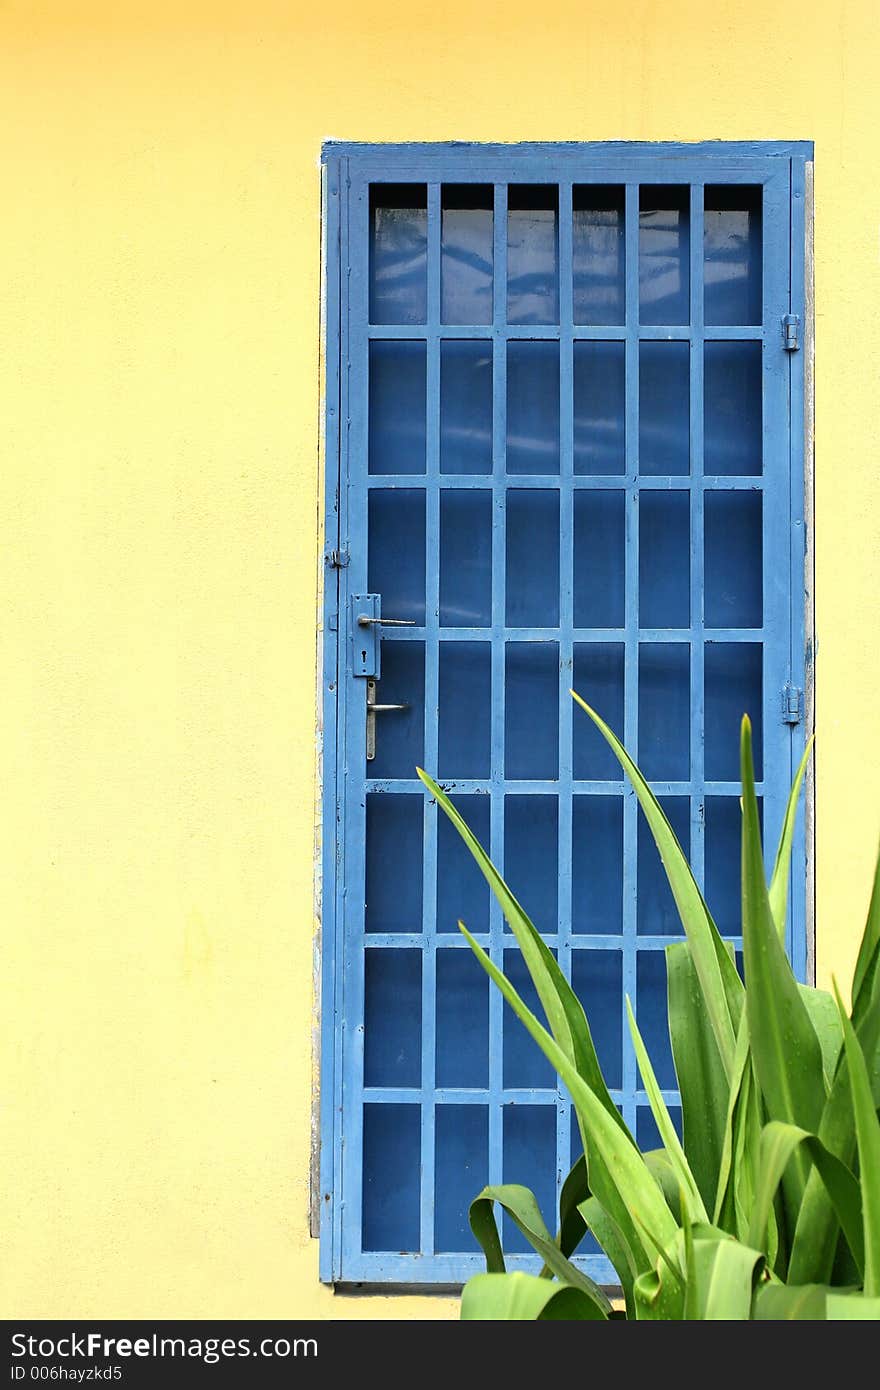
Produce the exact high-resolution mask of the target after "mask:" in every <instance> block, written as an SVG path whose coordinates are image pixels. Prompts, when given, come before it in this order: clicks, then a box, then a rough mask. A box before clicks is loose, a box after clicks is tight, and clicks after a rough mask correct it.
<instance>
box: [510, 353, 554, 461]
mask: <svg viewBox="0 0 880 1390" xmlns="http://www.w3.org/2000/svg"><path fill="white" fill-rule="evenodd" d="M507 471H508V473H558V472H559V344H558V343H556V342H546V343H539V342H511V343H508V345H507Z"/></svg>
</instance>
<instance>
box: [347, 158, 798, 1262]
mask: <svg viewBox="0 0 880 1390" xmlns="http://www.w3.org/2000/svg"><path fill="white" fill-rule="evenodd" d="M808 155H809V151H808V149H807V148H806V147H804V146H795V147H792V146H783V145H775V144H774V145H755V146H748V147H746V146H739V145H737V146H725V145H712V146H679V147H676V146H601V145H600V146H589V145H586V146H577V145H564V146H558V147H553V146H528V145H526V146H519V147H517V146H513V147H500V146H498V147H495V146H485V147H481V146H472V147H464V146H460V145H459V146H456V145H451V146H413V147H402V146H391V147H386V146H383V147H376V146H372V147H371V146H331V147H329V148H328V150H327V151H326V156H325V165H326V179H325V190H326V228H327V301H326V307H327V360H328V372H327V380H328V393H327V397H328V404H327V420H326V423H327V473H328V510H327V535H328V551H327V582H326V614H325V617H326V621H325V664H324V688H325V702H326V703H325V745H324V749H325V815H324V838H325V874H324V908H323V955H322V962H323V1022H322V1097H321V1105H322V1127H323V1129H322V1163H321V1189H320V1200H321V1208H322V1214H323V1228H322V1231H323V1240H322V1276H323V1277H324V1278H325V1279H332V1280H335V1281H338V1282H344V1283H347V1282H366V1283H381V1282H393V1283H395V1284H432V1283H433V1284H450V1283H458V1282H460V1281H462V1280H463V1279H465V1278H466V1277H468V1275H469V1274H471V1273H473V1272H475V1271H476V1270H478V1269H479V1268H481V1266H482V1261H481V1257H480V1256H479V1253H478V1251H477V1249H476V1247H475V1244H474V1242H473V1239H472V1237H471V1235H470V1232H469V1230H468V1224H467V1206H468V1202H469V1200H470V1198H471V1197H472V1196H473V1195H474V1194H475V1193H476V1192H477V1191H478V1190H479V1189H480V1187H482V1186H483V1185H484V1184H485V1183H486V1182H501V1181H519V1182H524V1183H526V1184H528V1185H529V1186H531V1187H533V1188H534V1190H535V1192H536V1194H537V1196H538V1198H539V1201H540V1203H541V1206H542V1210H543V1212H544V1216H545V1220H546V1221H547V1224H548V1226H550V1227H551V1228H552V1227H553V1226H554V1224H555V1214H554V1209H555V1206H556V1202H557V1198H558V1192H559V1188H560V1186H561V1183H562V1181H563V1180H564V1177H565V1175H566V1173H567V1172H568V1169H569V1167H570V1165H571V1162H572V1161H573V1159H574V1158H575V1157H576V1156H577V1153H576V1143H577V1138H576V1127H575V1126H574V1125H573V1124H572V1122H571V1113H570V1107H569V1103H568V1099H567V1096H566V1095H565V1093H564V1092H563V1091H561V1090H560V1089H558V1088H557V1084H556V1079H555V1077H554V1075H553V1074H552V1072H551V1071H550V1069H549V1067H548V1066H547V1065H546V1063H545V1062H544V1060H543V1058H542V1057H541V1056H540V1055H539V1053H538V1051H537V1049H536V1048H535V1047H534V1046H533V1045H532V1043H531V1042H530V1040H529V1039H528V1038H527V1036H526V1034H525V1032H524V1030H523V1029H522V1027H521V1025H520V1024H519V1023H518V1022H517V1020H516V1019H515V1018H514V1017H513V1015H512V1014H511V1013H510V1012H509V1011H506V1010H505V1009H503V1008H502V1000H501V998H500V995H499V994H498V993H497V991H492V992H490V990H489V988H488V982H487V979H486V977H485V975H484V974H483V972H482V971H481V969H480V968H479V966H478V965H477V963H476V962H475V961H474V960H473V958H472V956H471V953H470V951H469V949H468V947H467V945H466V943H464V941H463V939H462V938H461V937H460V935H459V933H458V931H457V926H456V924H457V920H458V918H459V917H461V918H463V919H464V921H465V922H466V923H467V925H468V926H469V928H470V929H471V931H472V932H474V933H475V935H476V936H477V938H478V939H479V940H480V941H481V942H482V943H483V944H484V945H485V946H486V948H487V949H488V950H489V951H490V952H491V955H492V957H493V958H494V959H495V960H496V961H497V962H498V963H499V964H502V965H503V966H504V968H505V970H506V971H507V972H508V973H509V974H510V976H511V978H512V979H513V980H514V982H515V983H516V984H517V986H518V987H519V988H520V989H521V991H522V992H523V993H524V995H525V997H526V999H530V998H532V992H531V990H530V987H529V985H528V984H527V982H526V979H525V975H524V971H523V969H522V967H521V965H520V961H519V958H518V953H517V951H516V950H515V949H512V937H511V936H510V935H509V933H507V932H506V929H505V927H504V923H503V920H502V918H501V916H500V913H499V911H498V909H497V907H496V906H495V904H494V902H491V901H490V900H489V895H488V892H487V890H486V888H485V885H484V884H483V882H482V880H481V879H480V878H479V876H478V875H477V874H476V872H475V871H474V869H473V867H472V865H471V863H470V860H469V858H468V856H467V853H466V851H464V849H463V847H462V846H461V845H460V843H459V842H458V840H457V838H456V836H455V834H454V832H452V831H451V830H450V827H449V825H448V824H447V822H446V821H445V818H443V817H442V816H441V817H440V818H439V820H438V813H437V808H436V806H434V805H433V804H432V803H431V802H430V801H429V799H428V798H427V797H426V795H425V794H424V791H423V789H422V787H421V784H420V783H419V782H418V780H417V778H416V774H415V769H416V766H417V765H419V766H424V767H425V768H427V769H428V771H430V772H431V773H432V774H434V775H435V776H436V777H438V779H439V780H440V781H441V782H442V784H443V785H444V786H445V787H446V788H447V789H448V790H449V791H450V793H451V794H452V796H453V799H454V800H455V802H456V804H457V805H458V806H459V808H460V809H461V811H462V813H463V814H464V816H465V818H466V819H467V821H468V822H469V824H470V825H471V826H472V828H473V829H474V830H475V832H476V833H477V834H478V836H479V837H480V839H481V840H482V841H483V843H484V844H485V845H486V846H487V847H488V848H489V849H490V851H491V854H492V857H493V858H494V860H495V862H496V863H497V864H499V865H501V866H503V869H504V872H505V875H506V877H507V878H508V881H509V882H510V884H511V886H512V888H513V890H514V891H515V893H516V894H517V896H518V897H519V898H520V900H521V901H522V902H523V904H524V905H525V907H526V908H527V909H528V911H529V912H530V914H531V916H532V917H533V919H534V920H535V922H536V923H537V925H538V926H539V927H540V928H541V930H542V931H543V932H544V933H545V936H546V939H547V941H548V944H549V945H550V946H551V948H552V949H553V950H554V951H555V953H556V955H557V957H558V959H559V961H560V963H561V964H562V966H563V968H564V970H565V971H566V973H567V974H568V975H569V978H570V979H571V981H572V983H573V985H574V987H575V989H576V991H577V992H578V993H579V995H580V996H581V997H582V998H583V1000H584V1002H585V1005H586V1008H587V1012H588V1015H589V1018H590V1021H591V1024H592V1028H593V1033H594V1037H595V1039H596V1043H597V1047H598V1051H599V1054H600V1058H601V1060H602V1062H603V1066H604V1070H605V1075H606V1078H607V1080H608V1082H609V1085H610V1087H611V1088H612V1092H613V1094H614V1096H615V1099H616V1100H617V1101H618V1102H619V1104H620V1106H621V1108H622V1110H623V1113H624V1115H625V1117H626V1120H627V1122H628V1123H629V1125H630V1126H631V1128H632V1129H633V1130H634V1132H635V1133H636V1134H637V1135H638V1138H639V1141H640V1142H641V1143H642V1144H643V1146H645V1147H651V1146H652V1138H653V1123H652V1119H651V1116H650V1111H649V1110H648V1108H647V1105H646V1103H645V1097H644V1095H643V1093H642V1092H641V1090H640V1089H639V1081H638V1076H637V1071H636V1066H635V1061H634V1057H633V1054H632V1050H631V1048H630V1046H629V1042H628V1033H627V1031H626V1028H625V1025H624V1009H625V1004H624V1000H625V996H626V995H627V994H628V995H629V996H630V997H631V998H632V1000H633V1003H634V1007H635V1009H636V1012H637V1015H638V1021H639V1025H640V1028H641V1030H642V1033H643V1035H644V1036H645V1038H646V1041H647V1043H648V1046H649V1049H650V1051H651V1054H652V1057H653V1059H654V1063H655V1067H656V1070H657V1072H658V1076H659V1078H660V1081H661V1084H662V1085H663V1086H664V1087H665V1088H666V1095H667V1098H668V1100H669V1101H670V1103H671V1104H673V1105H674V1102H675V1098H676V1089H675V1088H676V1079H675V1073H674V1070H673V1067H672V1061H671V1056H670V1051H669V1045H668V1040H667V1037H666V1002H665V965H664V957H663V948H664V947H665V945H666V944H667V943H668V942H669V941H670V940H671V939H674V938H675V937H676V936H677V935H678V934H679V933H680V926H679V923H678V919H677V916H676V913H675V909H674V906H673V903H672V899H671V896H670V894H669V892H668V889H667V888H666V886H665V882H664V879H663V875H662V871H661V868H660V864H659V859H658V857H657V854H656V851H655V849H654V846H653V842H652V841H651V839H650V836H649V835H648V834H647V833H646V827H645V825H644V822H643V821H642V820H641V813H640V811H639V809H638V806H637V804H636V801H635V798H634V796H633V795H632V793H631V792H630V790H629V788H628V787H627V786H626V785H625V784H624V783H623V781H622V780H621V778H620V775H619V768H618V766H617V764H616V763H615V762H614V760H613V759H612V758H611V756H610V755H609V753H608V750H607V749H606V747H605V746H604V744H603V743H602V742H601V740H600V738H599V736H598V735H597V734H596V732H595V731H594V729H593V728H592V726H591V725H590V724H589V722H588V721H587V719H586V716H583V715H582V714H580V713H579V712H578V711H577V710H576V709H575V708H574V707H573V704H572V701H571V699H570V696H569V694H568V691H569V688H570V687H571V686H574V688H575V689H576V690H578V691H579V692H580V693H582V694H583V695H584V697H585V698H586V699H587V700H588V701H589V702H590V703H591V704H593V705H594V706H595V707H596V708H597V709H598V710H599V712H600V713H601V714H602V715H603V716H604V718H605V719H606V720H607V721H608V722H609V723H610V724H611V726H612V727H613V728H614V729H615V730H616V731H617V732H618V733H619V734H620V735H621V736H622V737H623V739H624V740H625V742H626V745H627V747H628V748H629V749H630V750H632V751H634V752H635V753H636V754H637V757H638V760H639V763H640V765H641V767H642V769H643V771H644V772H645V773H646V775H647V776H648V777H649V779H650V780H651V782H652V784H653V786H654V788H655V791H656V792H657V793H658V795H659V796H660V798H661V800H662V803H663V805H664V807H665V809H666V811H667V814H668V816H669V819H670V821H671V822H672V825H673V826H674V828H675V830H676V833H677V835H678V837H679V840H680V841H681V843H682V845H683V846H684V848H685V850H686V851H687V852H688V853H689V855H690V858H691V862H692V863H693V865H694V867H695V871H696V873H697V876H698V878H699V879H700V881H701V882H702V883H703V884H704V888H705V892H706V896H707V899H708V902H709V905H710V908H711V909H712V911H713V913H714V914H715V917H716V920H717V921H718V923H719V926H720V928H721V930H722V931H723V932H724V933H725V934H726V935H727V936H728V937H729V938H730V939H732V940H733V941H734V942H735V944H736V945H737V946H738V945H739V941H738V936H737V933H738V930H739V887H738V880H739V868H738V865H739V805H738V797H739V784H738V726H739V720H740V716H741V714H742V712H743V711H748V712H749V713H750V715H751V717H752V720H753V725H754V728H755V737H756V754H757V764H758V767H757V772H758V777H759V788H758V790H759V796H760V797H761V798H762V811H763V819H764V827H765V831H766V833H767V835H768V838H769V840H770V841H771V842H773V841H775V837H776V835H777V833H778V831H779V827H780V823H781V819H782V812H783V807H784V800H785V796H786V792H787V788H788V784H789V781H790V778H791V775H792V771H793V767H794V765H795V763H796V760H797V758H798V756H799V754H800V751H801V749H802V747H803V737H804V730H803V719H802V710H803V687H804V648H805V631H804V586H803V567H804V529H803V459H802V445H803V394H802V393H803V385H802V383H803V376H802V362H803V353H802V352H801V351H800V350H799V339H798V334H799V321H800V318H801V317H802V315H803V305H802V294H803V179H804V162H805V158H806V157H808ZM797 855H798V857H797V861H796V866H795V873H794V885H793V892H792V900H791V917H790V923H789V947H790V950H791V952H792V954H793V958H794V960H795V963H796V965H797V967H798V969H799V970H800V971H801V972H803V970H804V967H805V958H806V957H805V942H806V928H805V890H804V882H805V875H804V860H805V849H804V841H803V837H801V839H800V841H799V844H798V850H797ZM674 1113H675V1112H674ZM505 1242H506V1247H507V1249H508V1250H509V1251H510V1253H511V1260H510V1266H509V1267H511V1268H516V1267H518V1266H521V1267H523V1268H531V1267H532V1266H531V1259H530V1257H529V1256H528V1255H527V1254H526V1249H527V1247H526V1246H525V1244H524V1242H523V1240H522V1238H521V1237H520V1236H519V1234H518V1233H517V1232H516V1231H514V1230H508V1231H506V1232H505ZM584 1259H585V1262H586V1267H587V1268H589V1269H590V1270H591V1272H592V1273H593V1274H594V1276H596V1277H599V1278H604V1279H606V1280H607V1279H613V1274H612V1272H611V1270H610V1267H608V1266H607V1265H606V1264H605V1262H604V1260H603V1258H602V1257H601V1255H600V1254H598V1253H597V1252H596V1251H595V1247H594V1249H593V1251H590V1250H589V1249H585V1252H584Z"/></svg>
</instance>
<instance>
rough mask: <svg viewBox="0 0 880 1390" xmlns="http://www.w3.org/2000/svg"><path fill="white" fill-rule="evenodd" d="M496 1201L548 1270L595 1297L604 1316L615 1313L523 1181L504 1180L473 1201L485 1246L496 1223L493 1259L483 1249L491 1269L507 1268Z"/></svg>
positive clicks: (473, 1215)
mask: <svg viewBox="0 0 880 1390" xmlns="http://www.w3.org/2000/svg"><path fill="white" fill-rule="evenodd" d="M496 1202H497V1203H498V1205H499V1206H500V1207H501V1208H502V1209H503V1210H504V1211H506V1212H507V1214H508V1216H509V1217H510V1218H511V1220H512V1221H513V1222H514V1223H515V1224H516V1225H517V1226H518V1227H519V1229H520V1231H522V1233H523V1235H524V1236H525V1238H526V1240H527V1241H528V1242H529V1244H530V1245H531V1247H532V1249H533V1250H536V1251H537V1252H538V1254H539V1255H540V1256H541V1258H542V1259H543V1261H544V1264H545V1265H546V1267H547V1269H548V1270H550V1271H551V1272H552V1273H553V1274H555V1275H556V1277H557V1279H560V1280H561V1281H562V1282H563V1283H564V1284H569V1285H571V1287H572V1288H575V1289H580V1290H581V1292H582V1293H584V1294H586V1295H587V1296H588V1297H589V1298H592V1299H593V1300H594V1301H595V1302H596V1303H597V1304H598V1306H599V1307H600V1308H601V1309H602V1312H603V1314H604V1316H605V1317H607V1316H608V1314H609V1313H610V1312H611V1304H610V1303H609V1301H608V1299H607V1298H606V1296H605V1294H604V1293H603V1292H602V1290H601V1289H600V1288H599V1285H598V1284H596V1283H595V1282H594V1281H593V1280H592V1279H591V1278H590V1277H589V1275H587V1274H584V1273H583V1271H582V1270H580V1269H578V1268H577V1266H576V1265H573V1264H572V1263H571V1261H570V1260H568V1259H566V1257H565V1255H563V1253H562V1251H561V1250H560V1248H559V1246H558V1245H557V1244H556V1241H555V1240H554V1239H553V1237H552V1236H551V1234H550V1232H549V1231H548V1230H547V1227H546V1225H545V1223H544V1218H543V1217H542V1216H541V1211H540V1208H539V1206H538V1203H537V1200H536V1198H535V1194H534V1193H533V1192H531V1191H529V1189H528V1188H527V1187H522V1186H520V1184H519V1183H504V1184H502V1185H501V1186H498V1187H484V1188H483V1190H482V1192H481V1193H479V1195H478V1196H477V1197H475V1198H474V1200H473V1201H472V1202H471V1205H470V1213H469V1216H470V1223H471V1230H472V1231H473V1233H474V1235H475V1236H476V1238H477V1240H478V1241H480V1244H481V1245H482V1244H483V1237H484V1236H485V1234H486V1232H487V1230H488V1228H489V1223H490V1222H491V1224H492V1226H494V1227H495V1239H492V1238H491V1237H490V1241H489V1244H490V1248H491V1251H492V1259H491V1261H490V1256H489V1253H488V1252H487V1251H486V1247H485V1246H483V1251H484V1253H485V1254H486V1265H487V1272H488V1273H490V1274H495V1273H501V1272H502V1270H503V1266H502V1269H501V1270H500V1269H498V1268H497V1266H496V1263H495V1258H496V1257H495V1253H494V1246H495V1240H497V1225H496V1222H495V1213H494V1210H493V1208H494V1204H495V1203H496ZM499 1245H500V1242H499Z"/></svg>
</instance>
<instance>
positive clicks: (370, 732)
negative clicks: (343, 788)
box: [367, 680, 409, 763]
mask: <svg viewBox="0 0 880 1390" xmlns="http://www.w3.org/2000/svg"><path fill="white" fill-rule="evenodd" d="M407 709H409V705H378V704H377V703H376V682H375V681H374V680H368V681H367V762H368V763H371V762H372V761H373V759H374V758H375V756H376V715H377V714H389V713H393V712H395V711H398V710H407Z"/></svg>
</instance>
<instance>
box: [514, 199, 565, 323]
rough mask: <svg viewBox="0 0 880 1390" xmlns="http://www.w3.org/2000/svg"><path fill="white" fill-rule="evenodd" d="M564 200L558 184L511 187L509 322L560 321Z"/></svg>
mask: <svg viewBox="0 0 880 1390" xmlns="http://www.w3.org/2000/svg"><path fill="white" fill-rule="evenodd" d="M558 204H559V199H558V193H557V189H556V187H555V186H554V185H552V184H534V185H533V184H511V185H510V188H509V189H508V193H507V209H508V211H507V321H508V323H558V322H559V247H558V230H557V222H558Z"/></svg>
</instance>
